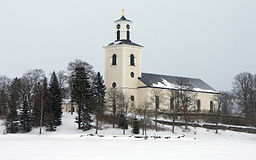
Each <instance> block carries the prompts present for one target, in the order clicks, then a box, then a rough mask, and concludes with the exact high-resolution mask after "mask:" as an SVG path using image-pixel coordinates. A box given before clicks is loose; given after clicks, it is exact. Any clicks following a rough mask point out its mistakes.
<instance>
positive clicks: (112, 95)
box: [106, 88, 121, 128]
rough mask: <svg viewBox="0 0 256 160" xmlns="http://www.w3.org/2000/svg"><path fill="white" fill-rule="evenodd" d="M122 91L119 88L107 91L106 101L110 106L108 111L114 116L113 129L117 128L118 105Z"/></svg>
mask: <svg viewBox="0 0 256 160" xmlns="http://www.w3.org/2000/svg"><path fill="white" fill-rule="evenodd" d="M120 92H121V91H120V90H118V89H117V88H110V89H109V90H107V96H106V98H107V99H106V101H107V104H108V110H109V111H110V112H111V113H112V116H113V121H112V124H113V128H114V127H115V123H116V114H117V105H118V100H119V95H120Z"/></svg>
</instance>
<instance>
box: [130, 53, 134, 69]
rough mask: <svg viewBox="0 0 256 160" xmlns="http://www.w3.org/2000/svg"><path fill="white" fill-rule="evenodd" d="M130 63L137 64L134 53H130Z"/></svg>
mask: <svg viewBox="0 0 256 160" xmlns="http://www.w3.org/2000/svg"><path fill="white" fill-rule="evenodd" d="M130 65H131V66H135V62H134V55H133V54H131V55H130Z"/></svg>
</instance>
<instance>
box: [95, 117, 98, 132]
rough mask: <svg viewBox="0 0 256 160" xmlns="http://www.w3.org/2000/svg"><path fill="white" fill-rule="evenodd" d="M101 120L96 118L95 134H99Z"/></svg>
mask: <svg viewBox="0 0 256 160" xmlns="http://www.w3.org/2000/svg"><path fill="white" fill-rule="evenodd" d="M98 126H99V118H98V116H96V131H95V134H98Z"/></svg>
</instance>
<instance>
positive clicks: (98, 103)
mask: <svg viewBox="0 0 256 160" xmlns="http://www.w3.org/2000/svg"><path fill="white" fill-rule="evenodd" d="M92 88H93V99H94V109H93V110H94V114H95V117H96V131H95V134H98V126H99V118H100V116H102V115H103V113H104V110H105V108H104V107H105V105H104V103H105V93H106V87H105V85H104V80H103V78H102V76H101V74H100V72H98V73H97V76H96V77H95V79H94V81H93V87H92Z"/></svg>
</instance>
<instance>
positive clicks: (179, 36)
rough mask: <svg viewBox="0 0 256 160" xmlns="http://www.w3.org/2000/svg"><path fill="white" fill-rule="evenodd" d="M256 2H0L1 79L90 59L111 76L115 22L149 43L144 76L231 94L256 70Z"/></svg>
mask: <svg viewBox="0 0 256 160" xmlns="http://www.w3.org/2000/svg"><path fill="white" fill-rule="evenodd" d="M255 7H256V1H255V0H157V1H149V0H129V1H128V0H126V1H121V0H101V1H100V0H48V1H47V0H0V75H6V76H9V77H15V76H21V75H22V73H24V72H25V71H26V70H28V69H35V68H40V69H43V70H45V71H46V73H49V72H51V71H53V70H56V71H58V70H64V69H66V67H67V64H68V62H70V61H73V60H74V59H82V60H85V61H87V62H89V63H91V64H92V65H93V66H94V68H95V70H96V71H101V72H103V70H104V49H103V48H102V46H104V45H106V44H108V43H110V42H112V41H114V38H115V35H114V31H115V28H114V25H113V21H114V20H116V19H118V18H120V17H121V10H122V8H125V15H126V18H128V19H130V20H132V21H133V25H132V40H133V41H134V42H136V43H139V44H141V45H143V46H144V47H145V48H144V49H143V53H142V71H143V72H151V73H159V74H168V75H178V76H186V77H195V78H198V77H199V78H201V79H203V80H204V81H205V82H207V83H208V84H210V85H211V86H212V87H213V88H215V89H217V90H229V89H231V82H232V80H233V77H234V76H235V75H236V74H237V73H240V72H243V71H248V72H251V73H253V74H255V72H256V63H255V59H256V9H255Z"/></svg>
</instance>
